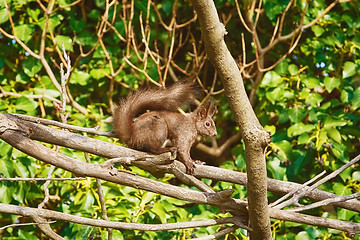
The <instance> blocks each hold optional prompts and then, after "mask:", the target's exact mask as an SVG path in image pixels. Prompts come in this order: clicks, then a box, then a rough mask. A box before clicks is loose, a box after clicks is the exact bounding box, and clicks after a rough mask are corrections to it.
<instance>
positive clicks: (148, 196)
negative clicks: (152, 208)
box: [141, 192, 157, 206]
mask: <svg viewBox="0 0 360 240" xmlns="http://www.w3.org/2000/svg"><path fill="white" fill-rule="evenodd" d="M155 196H157V194H156V193H152V192H146V193H145V194H144V195H143V196H142V197H141V206H145V205H146V204H148V203H149V202H150V201H152V200H153V199H154V198H155Z"/></svg>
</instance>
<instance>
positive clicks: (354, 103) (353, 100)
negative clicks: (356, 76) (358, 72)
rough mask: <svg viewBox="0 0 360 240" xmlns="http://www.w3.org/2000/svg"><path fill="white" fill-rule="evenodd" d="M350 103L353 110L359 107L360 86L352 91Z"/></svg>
mask: <svg viewBox="0 0 360 240" xmlns="http://www.w3.org/2000/svg"><path fill="white" fill-rule="evenodd" d="M351 105H352V106H353V108H354V109H355V110H356V109H358V108H359V107H360V88H357V89H356V90H355V91H354V94H353V97H352V98H351Z"/></svg>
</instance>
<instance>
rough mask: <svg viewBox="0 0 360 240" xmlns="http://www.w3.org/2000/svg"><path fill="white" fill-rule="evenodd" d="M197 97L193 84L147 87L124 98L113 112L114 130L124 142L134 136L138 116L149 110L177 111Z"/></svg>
mask: <svg viewBox="0 0 360 240" xmlns="http://www.w3.org/2000/svg"><path fill="white" fill-rule="evenodd" d="M196 97H197V90H196V89H195V88H194V86H193V84H190V83H185V82H177V83H175V84H173V85H171V86H169V87H166V88H145V89H141V90H138V91H134V92H131V93H130V94H129V95H128V96H127V97H126V98H124V99H122V100H121V101H120V103H119V105H118V106H117V108H116V109H115V111H114V113H113V122H114V130H115V132H116V134H117V135H118V136H119V138H120V139H121V140H122V142H124V143H128V142H129V140H130V138H131V137H132V124H133V121H134V119H135V118H136V117H138V116H139V115H141V114H143V113H145V112H146V111H147V110H149V111H176V109H177V108H178V107H183V106H185V105H187V104H189V103H190V102H191V101H193V100H194V99H195V98H196Z"/></svg>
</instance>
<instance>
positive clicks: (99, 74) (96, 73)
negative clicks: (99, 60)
mask: <svg viewBox="0 0 360 240" xmlns="http://www.w3.org/2000/svg"><path fill="white" fill-rule="evenodd" d="M90 75H91V76H92V77H93V78H95V79H100V78H103V77H105V76H106V72H105V69H91V71H90Z"/></svg>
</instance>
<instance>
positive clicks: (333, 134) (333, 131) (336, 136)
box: [327, 128, 341, 143]
mask: <svg viewBox="0 0 360 240" xmlns="http://www.w3.org/2000/svg"><path fill="white" fill-rule="evenodd" d="M327 134H328V136H329V137H330V138H332V139H334V140H335V141H336V142H338V143H341V134H340V132H339V131H338V130H337V129H336V128H329V129H327Z"/></svg>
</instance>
